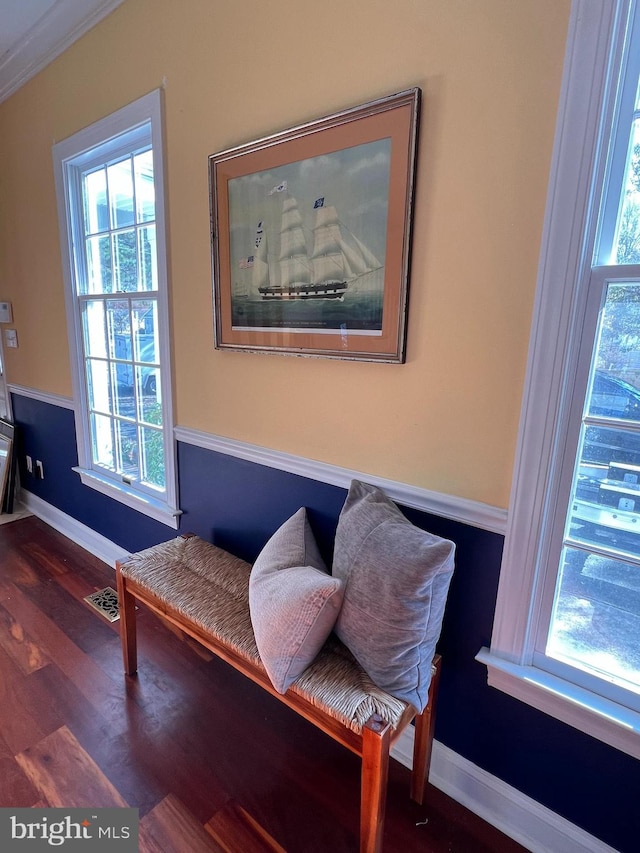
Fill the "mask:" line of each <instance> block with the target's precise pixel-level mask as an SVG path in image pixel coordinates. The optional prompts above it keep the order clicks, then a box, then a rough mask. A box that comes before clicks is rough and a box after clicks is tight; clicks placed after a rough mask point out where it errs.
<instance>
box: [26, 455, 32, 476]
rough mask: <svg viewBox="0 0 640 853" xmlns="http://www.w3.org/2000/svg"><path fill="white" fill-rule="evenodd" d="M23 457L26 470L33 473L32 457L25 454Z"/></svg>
mask: <svg viewBox="0 0 640 853" xmlns="http://www.w3.org/2000/svg"><path fill="white" fill-rule="evenodd" d="M24 459H25V462H26V463H27V471H28V472H29V474H33V459H32V458H31V457H30V456H25V457H24Z"/></svg>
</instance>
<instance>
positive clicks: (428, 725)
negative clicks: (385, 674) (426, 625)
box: [411, 655, 442, 805]
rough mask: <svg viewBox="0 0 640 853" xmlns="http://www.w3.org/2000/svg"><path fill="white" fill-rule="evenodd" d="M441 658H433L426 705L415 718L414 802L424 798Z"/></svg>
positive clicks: (434, 723)
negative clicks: (432, 669)
mask: <svg viewBox="0 0 640 853" xmlns="http://www.w3.org/2000/svg"><path fill="white" fill-rule="evenodd" d="M441 664H442V660H441V658H440V656H439V655H436V657H435V658H434V660H433V665H434V668H435V671H434V673H433V675H432V677H431V684H430V685H429V699H428V702H427V707H426V708H425V709H424V711H423V712H422V713H421V714H418V716H417V717H416V719H415V723H416V724H415V737H414V741H413V767H412V770H411V799H412V800H415V802H416V803H420V805H422V802H423V800H424V789H425V785H426V784H427V780H428V779H429V767H430V765H431V751H432V749H433V735H434V732H435V727H436V702H437V699H438V688H439V686H440V668H441Z"/></svg>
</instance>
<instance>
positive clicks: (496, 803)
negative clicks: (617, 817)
mask: <svg viewBox="0 0 640 853" xmlns="http://www.w3.org/2000/svg"><path fill="white" fill-rule="evenodd" d="M413 735H414V728H413V726H408V727H407V728H406V729H405V730H404V731H403V732H402V734H401V735H400V737H399V738H398V740H397V741H396V743H395V744H394V746H393V747H392V750H391V755H392V756H393V758H395V759H396V760H397V761H399V762H400V763H401V764H403V765H404V766H405V767H409V768H410V767H411V762H412V756H413ZM429 782H430V783H431V784H432V785H433V786H434V787H436V788H438V789H439V790H441V791H444V793H445V794H447V795H448V796H449V797H451V798H452V799H454V800H456V802H458V803H461V804H462V805H463V806H465V808H467V809H469V811H472V812H473V813H474V814H477V815H478V816H479V817H481V818H482V819H483V820H486V821H487V823H490V824H491V825H492V826H495V827H496V829H499V830H500V831H501V832H504V834H505V835H508V836H509V838H513V839H514V841H517V842H518V843H519V844H522V846H523V847H526V848H527V850H530V851H531V853H616V851H615V850H614V849H613V847H609V845H608V844H605V843H604V842H603V841H600V840H599V839H597V838H594V836H592V835H589V834H588V833H587V832H585V831H584V830H582V829H580V828H579V827H577V826H575V824H573V823H570V822H569V821H568V820H565V819H564V818H562V817H560V815H557V814H556V813H555V812H552V811H551V810H550V809H548V808H546V806H543V805H540V803H537V802H536V801H535V800H532V799H531V798H530V797H527V796H526V795H525V794H523V793H521V792H520V791H518V790H517V789H516V788H513V787H512V786H511V785H507V784H506V782H503V781H502V780H501V779H498V778H497V776H492V775H491V774H490V773H487V772H486V771H485V770H482V768H480V767H477V766H476V765H475V764H472V763H471V762H470V761H467V759H466V758H463V757H462V756H461V755H458V754H457V753H456V752H454V751H453V750H451V749H449V748H448V747H446V746H444V745H443V744H441V743H439V742H438V741H434V743H433V754H432V757H431V771H430V773H429Z"/></svg>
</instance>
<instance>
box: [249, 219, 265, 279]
mask: <svg viewBox="0 0 640 853" xmlns="http://www.w3.org/2000/svg"><path fill="white" fill-rule="evenodd" d="M255 246H256V251H255V254H254V256H253V269H252V284H253V288H254V291H257V290H258V288H259V287H267V286H268V285H269V263H268V261H267V235H266V232H265V231H264V230H263V224H262V222H260V223H258V230H257V232H256V240H255Z"/></svg>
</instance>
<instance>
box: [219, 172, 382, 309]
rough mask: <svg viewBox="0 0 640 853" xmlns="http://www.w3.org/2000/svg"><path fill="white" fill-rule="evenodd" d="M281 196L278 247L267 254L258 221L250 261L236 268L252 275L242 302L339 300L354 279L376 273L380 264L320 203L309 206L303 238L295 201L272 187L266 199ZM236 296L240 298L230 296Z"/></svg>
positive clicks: (282, 188)
mask: <svg viewBox="0 0 640 853" xmlns="http://www.w3.org/2000/svg"><path fill="white" fill-rule="evenodd" d="M276 193H277V194H282V195H281V196H280V197H281V198H282V210H281V215H280V222H279V228H276V229H275V233H276V235H277V236H276V240H279V245H277V246H276V247H275V249H276V252H275V254H273V253H272V252H271V248H270V247H269V246H268V245H267V243H268V238H267V229H266V226H265V222H264V220H261V221H260V222H259V223H258V226H257V229H256V236H255V245H254V248H255V251H254V254H253V255H248V256H247V257H244V258H242V259H241V260H240V262H239V267H240V269H244V270H247V269H251V270H252V281H251V285H250V287H249V288H248V290H247V292H246V293H245V294H244V297H245V298H258V299H260V300H262V301H273V302H278V301H282V300H304V301H307V300H340V301H341V300H342V299H343V298H344V295H345V293H346V292H347V290H348V288H350V287H352V286H353V285H354V283H355V282H357V280H358V279H359V278H361V277H362V276H364V275H367V274H368V273H371V272H374V271H375V270H379V269H381V268H382V266H383V265H382V264H381V263H380V261H379V260H378V259H377V258H376V257H375V256H374V254H373V253H372V252H371V251H370V250H369V249H368V248H367V247H366V246H365V245H364V243H362V242H361V241H360V240H359V239H358V238H357V237H356V236H355V235H354V234H352V233H351V232H350V231H348V229H346V228H345V226H344V225H343V224H342V223H341V222H340V220H339V218H338V212H337V210H336V208H335V207H334V206H332V205H326V204H325V198H324V197H322V198H318V199H316V200H315V202H314V205H313V211H314V214H315V222H314V225H313V234H312V238H311V240H310V241H309V243H310V245H311V251H309V248H308V245H307V236H306V234H305V230H304V227H303V220H302V216H301V213H300V209H299V207H298V202H297V201H296V199H295V198H294V197H293V196H292V195H290V194H289V193H288V191H287V182H286V181H283V182H282V183H281V184H279V185H278V186H276V187H274V188H273V189H272V190H271V191H270V193H269V195H273V194H276ZM235 295H236V296H241V294H239V293H238V292H237V291H236V294H235Z"/></svg>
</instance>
